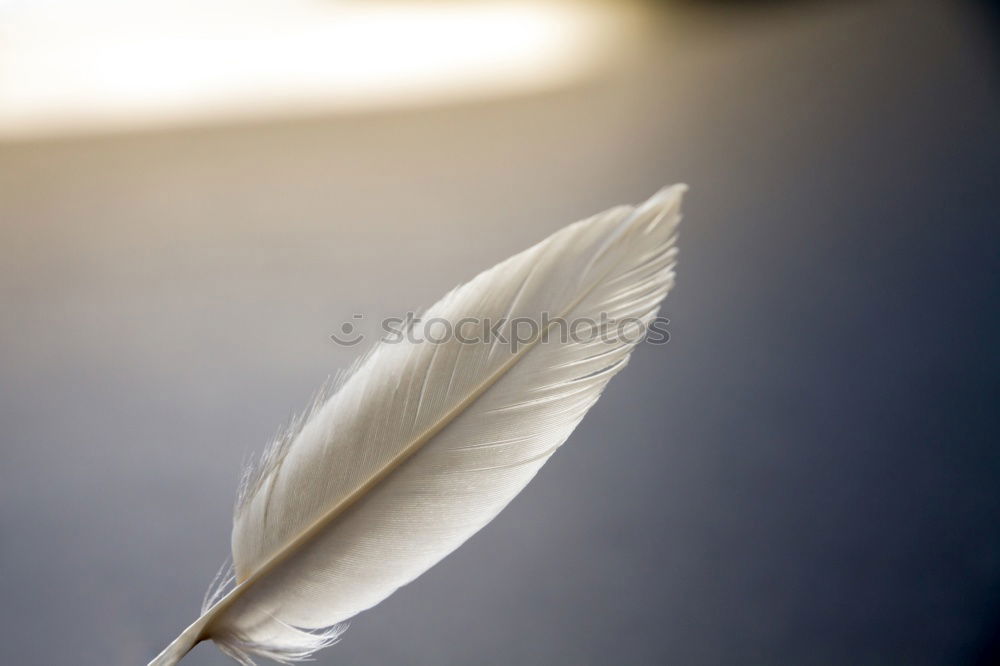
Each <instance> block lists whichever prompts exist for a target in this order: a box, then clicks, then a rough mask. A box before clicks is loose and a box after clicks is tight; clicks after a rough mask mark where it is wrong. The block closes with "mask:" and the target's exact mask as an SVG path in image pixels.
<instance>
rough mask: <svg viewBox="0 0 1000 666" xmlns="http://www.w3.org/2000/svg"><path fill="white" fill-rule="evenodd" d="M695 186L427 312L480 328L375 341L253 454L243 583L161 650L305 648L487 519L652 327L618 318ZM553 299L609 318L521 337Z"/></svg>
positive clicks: (523, 260)
mask: <svg viewBox="0 0 1000 666" xmlns="http://www.w3.org/2000/svg"><path fill="white" fill-rule="evenodd" d="M684 189H685V188H684V187H683V186H679V185H678V186H673V187H671V188H666V189H664V190H661V191H660V192H659V193H657V194H656V195H654V196H653V197H652V198H651V199H649V200H648V201H647V202H646V203H644V204H643V205H641V206H639V207H638V208H635V209H633V208H632V207H627V206H622V207H618V208H614V209H611V210H609V211H607V212H604V213H602V214H600V215H596V216H594V217H592V218H590V219H588V220H584V221H582V222H577V223H576V224H573V225H570V226H568V227H566V228H564V229H562V230H561V231H559V232H557V233H555V234H553V235H552V236H550V237H549V238H547V239H545V240H544V241H542V242H541V243H539V244H537V245H535V246H534V247H532V248H530V249H528V250H525V251H524V252H521V253H520V254H517V255H515V256H513V257H511V258H510V259H508V260H506V261H504V262H502V263H500V264H498V265H497V266H494V267H493V268H491V269H490V270H488V271H486V272H484V273H481V274H480V275H479V276H478V277H476V278H475V279H473V280H472V281H471V282H469V283H467V284H465V285H463V286H461V287H459V288H457V289H455V290H454V291H452V292H451V293H450V294H448V295H447V296H445V297H444V298H443V299H441V301H439V302H438V303H437V304H435V305H434V306H433V307H432V308H430V310H428V311H427V313H426V314H425V316H424V318H423V321H424V322H429V321H431V320H434V319H436V318H440V320H441V322H449V324H450V325H451V326H455V325H456V324H458V323H459V322H461V321H462V320H465V322H466V323H465V324H463V325H462V328H461V331H460V332H461V333H462V334H463V335H462V337H463V338H464V340H465V341H466V342H463V341H462V340H459V339H457V338H456V336H454V335H452V336H451V337H450V338H449V339H447V340H446V341H444V342H442V343H440V344H433V343H431V342H429V341H426V340H425V341H409V342H403V343H399V344H385V343H383V344H382V345H380V346H378V347H377V348H375V350H374V351H373V352H372V353H371V354H369V355H368V356H367V357H365V358H364V359H363V360H362V362H361V363H360V364H359V365H358V366H357V367H356V369H355V370H354V371H353V372H352V373H350V374H349V376H348V377H347V378H346V379H344V380H343V381H342V382H341V383H340V386H339V388H338V389H337V390H336V391H335V392H334V393H333V395H332V396H331V397H329V398H328V399H326V400H325V401H319V402H317V404H316V406H314V408H313V410H312V411H311V412H310V413H309V415H308V417H307V418H305V419H304V420H303V422H302V424H301V427H298V428H295V429H293V430H292V431H290V432H289V433H288V434H287V435H286V436H284V437H281V438H279V440H278V441H277V442H276V443H275V444H274V445H272V447H271V448H270V449H268V451H267V452H266V453H265V455H264V456H263V457H262V459H261V461H260V463H259V464H258V465H257V466H256V467H255V468H254V469H253V470H251V471H250V472H248V474H247V475H246V477H245V479H244V483H243V486H242V488H241V492H240V498H239V501H238V503H237V507H236V512H235V518H234V524H233V534H232V558H233V570H234V578H235V587H233V588H232V589H231V590H228V591H227V585H226V579H227V578H228V576H226V575H224V574H221V573H220V576H219V578H221V579H223V582H222V584H221V585H217V586H215V589H214V590H213V591H211V593H210V594H209V595H207V597H206V602H205V607H204V608H203V614H202V616H201V617H200V618H199V619H198V620H197V621H196V622H195V623H194V624H192V625H191V626H190V627H188V629H186V630H185V631H184V632H183V633H182V634H181V635H180V636H179V637H178V638H177V639H176V640H175V641H174V642H173V643H171V644H170V645H169V646H168V647H167V648H166V649H165V650H164V651H163V652H162V653H161V654H160V655H159V656H158V657H156V658H155V659H154V660H153V661H152V662H150V666H167V665H169V664H173V663H176V662H177V661H179V660H180V658H181V657H183V655H184V654H185V653H186V652H187V651H188V650H190V649H191V647H193V646H194V645H195V644H196V643H197V642H198V641H201V640H207V639H211V640H213V641H215V642H216V643H217V644H218V645H219V647H220V648H221V649H222V650H223V651H224V652H226V653H227V654H229V655H230V656H232V657H233V658H235V659H237V660H238V661H241V662H243V663H246V664H249V663H252V661H251V656H253V655H257V656H265V657H269V658H272V659H275V660H278V661H284V662H290V661H297V660H301V659H305V658H307V657H309V656H310V655H311V654H313V653H314V652H315V651H316V650H318V649H320V648H322V647H324V646H326V645H329V644H331V643H332V642H334V641H336V640H337V637H338V636H339V634H340V633H341V631H342V628H343V623H344V622H345V621H346V620H348V619H349V618H351V617H353V616H354V615H356V614H357V613H360V612H361V611H363V610H365V609H366V608H370V607H372V606H374V605H375V604H377V603H379V602H380V601H382V600H383V599H385V598H386V597H387V596H389V595H390V594H392V593H393V592H394V591H395V590H396V589H398V588H399V587H400V586H402V585H405V584H406V583H408V582H410V581H412V580H413V579H415V578H416V577H417V576H419V575H420V574H422V573H423V572H424V571H426V570H427V569H429V568H430V567H431V566H433V565H434V564H436V563H437V562H438V561H440V560H441V559H442V558H443V557H445V556H446V555H448V554H449V553H451V552H452V551H453V550H455V549H456V548H458V547H459V546H460V545H461V544H462V543H463V542H464V541H465V540H466V539H468V538H469V537H470V536H472V535H473V534H475V533H476V532H477V531H479V530H480V529H481V528H482V527H483V526H485V525H486V524H487V523H489V522H490V520H492V519H493V518H494V517H495V516H496V515H497V513H499V512H500V510H501V509H503V508H504V507H505V506H506V505H507V504H508V502H510V501H511V500H512V499H513V498H514V497H515V496H516V495H517V494H518V493H519V492H520V491H521V489H522V488H524V486H525V484H527V483H528V481H530V480H531V478H532V477H533V476H534V475H535V473H536V472H537V471H538V469H539V468H540V467H541V466H542V465H543V464H544V463H545V461H546V460H548V458H549V456H551V455H552V453H553V452H554V451H555V450H556V449H557V448H558V447H559V446H560V445H561V444H562V443H563V442H564V441H565V440H566V438H567V437H568V436H569V434H570V433H571V432H572V431H573V429H574V428H575V427H576V425H577V423H579V422H580V419H582V418H583V415H584V414H585V413H586V412H587V410H588V409H589V408H590V406H591V405H593V404H594V401H596V400H597V398H598V396H599V395H600V393H601V391H602V390H603V388H604V386H605V385H606V384H607V382H608V380H609V379H610V378H611V377H612V376H613V375H614V374H615V373H617V372H618V371H619V370H621V368H622V367H623V366H624V365H625V363H626V361H627V360H628V356H629V353H630V352H631V350H632V348H633V347H634V346H635V344H636V342H637V340H638V337H637V336H636V335H634V333H635V328H633V329H632V330H631V333H632V335H629V336H622V335H620V334H619V333H621V331H616V330H612V329H613V327H614V326H615V325H616V324H617V323H618V322H621V321H622V320H626V319H627V318H635V319H636V320H638V321H639V322H641V323H642V324H648V323H649V322H650V321H651V320H652V319H653V318H654V317H655V316H656V313H657V311H658V308H659V305H660V302H661V301H662V300H663V297H664V296H665V295H666V293H667V291H668V290H669V288H670V286H671V285H672V283H673V279H674V273H673V266H674V259H675V255H676V250H675V248H674V234H675V227H676V225H677V222H678V221H679V219H680V211H679V209H680V200H681V195H682V194H683V192H684ZM602 315H603V319H602ZM557 317H561V318H562V319H563V320H564V321H567V322H573V321H577V322H579V321H581V320H583V321H586V320H587V319H590V320H592V321H594V322H596V323H597V324H598V326H597V328H596V329H595V330H594V331H593V332H595V333H598V335H595V336H594V337H593V338H592V339H589V340H588V339H587V337H588V336H587V335H586V334H585V333H586V327H585V326H583V325H580V324H577V327H578V328H577V330H576V335H564V334H563V331H564V330H566V329H565V327H564V326H563V325H562V324H560V323H558V322H556V323H552V324H550V325H549V327H548V328H547V329H545V332H546V333H547V335H546V336H542V335H541V332H542V327H541V326H539V328H538V335H535V336H534V337H533V339H532V340H531V341H529V342H526V343H524V344H521V345H515V344H513V343H512V338H513V335H514V334H515V333H519V336H520V339H521V340H524V339H525V338H526V337H529V334H530V333H531V329H530V324H528V323H527V322H536V323H543V322H545V321H551V320H553V319H555V318H557ZM468 318H473V319H474V320H475V322H479V323H478V324H474V323H470V322H471V320H470V319H468ZM484 321H489V322H490V324H488V325H487V326H486V327H487V328H488V327H489V326H491V325H494V326H495V324H496V322H498V321H501V322H502V325H501V327H500V329H499V330H500V331H501V332H502V333H503V334H506V335H507V336H508V339H507V341H506V342H502V341H500V340H498V339H493V340H490V341H486V340H480V341H479V342H476V343H467V341H468V339H469V338H471V337H474V335H480V336H481V335H482V333H483V332H484V331H483V328H484V326H483V322H484ZM519 321H520V322H521V323H517V322H519ZM602 322H603V323H602ZM609 322H610V324H609ZM438 326H439V328H440V327H443V326H444V324H443V323H439V324H438ZM430 332H431V334H432V335H431V337H434V339H438V338H439V337H440V335H439V334H443V333H444V332H445V331H443V330H438V331H436V332H435V331H434V329H433V328H431V329H430ZM601 333H603V335H601Z"/></svg>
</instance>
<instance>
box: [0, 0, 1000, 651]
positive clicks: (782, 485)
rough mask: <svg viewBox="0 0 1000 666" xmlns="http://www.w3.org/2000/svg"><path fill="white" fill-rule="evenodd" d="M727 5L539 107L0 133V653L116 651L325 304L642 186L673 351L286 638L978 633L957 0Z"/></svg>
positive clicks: (965, 145) (992, 454) (975, 113)
mask: <svg viewBox="0 0 1000 666" xmlns="http://www.w3.org/2000/svg"><path fill="white" fill-rule="evenodd" d="M726 7H727V5H725V4H723V5H720V6H719V7H718V8H717V9H716V10H700V11H696V10H692V9H687V10H683V11H680V10H675V11H674V12H673V13H672V14H667V15H665V17H664V21H663V23H662V25H661V26H660V27H659V28H658V31H659V34H658V35H657V36H656V39H654V40H651V42H650V44H648V45H646V46H645V47H644V55H643V57H642V63H643V64H641V65H637V66H635V67H632V68H630V69H628V70H627V71H623V72H620V73H619V74H617V75H615V76H612V77H611V78H608V79H605V80H603V81H600V82H594V83H591V84H588V85H586V86H583V87H581V88H578V89H574V90H566V91H562V92H559V93H552V94H550V95H546V96H539V97H532V98H525V99H519V100H509V101H506V102H495V103H489V104H487V103H482V104H476V105H469V106H463V107H455V108H448V109H431V110H425V111H411V112H406V113H398V114H382V115H377V116H371V117H347V118H333V119H314V120H309V121H301V122H296V123H286V124H274V125H270V126H261V127H244V128H220V129H204V130H192V131H185V132H174V133H169V134H168V133H163V134H147V135H135V136H122V137H108V138H94V139H77V140H72V141H69V140H67V141H57V142H49V143H34V144H21V145H5V146H0V222H2V223H0V253H2V254H0V256H2V262H0V294H2V301H0V303H2V306H3V311H2V315H0V368H2V374H0V423H2V448H0V600H2V602H0V639H2V640H0V663H4V664H30V663H37V664H69V663H73V664H138V663H145V661H146V660H147V659H149V658H150V657H151V656H152V655H153V654H154V653H155V652H156V651H158V650H159V649H160V648H162V647H163V645H164V644H165V643H166V642H167V641H168V640H169V639H171V638H173V636H174V635H175V634H176V633H177V632H178V631H179V630H180V629H182V628H183V627H184V626H185V625H186V624H187V623H188V622H189V621H190V620H192V619H193V618H194V617H195V614H196V610H197V605H198V602H199V601H200V598H201V594H202V592H203V590H204V588H205V586H206V585H207V583H208V580H209V579H210V577H211V575H212V574H213V573H214V571H215V568H216V567H217V565H218V564H219V563H220V562H221V560H222V559H223V558H224V557H225V556H226V553H227V551H228V532H229V519H230V507H231V502H232V499H233V495H234V491H235V486H236V481H237V471H238V468H239V465H240V462H241V460H242V459H243V458H244V456H245V455H247V454H248V452H250V451H252V450H259V449H260V447H261V446H262V445H263V444H264V443H265V441H266V440H267V439H268V437H269V436H270V435H271V434H272V433H273V432H274V430H275V429H276V428H277V427H278V426H279V425H280V424H281V423H282V422H283V421H285V420H287V418H288V416H289V415H290V414H291V413H293V412H294V411H296V410H298V409H299V408H301V407H302V406H304V405H305V403H306V401H307V399H308V397H309V395H310V393H311V392H312V391H313V389H315V388H316V387H317V386H318V385H319V383H320V382H321V381H322V380H323V378H325V377H326V376H327V375H328V374H330V373H332V372H334V371H335V370H336V369H337V368H340V367H343V366H345V365H347V364H348V363H349V362H350V360H351V358H352V357H353V356H354V354H355V351H356V350H344V349H341V348H337V347H335V346H333V344H332V343H331V342H330V341H329V339H328V335H329V334H330V333H331V332H333V331H334V330H335V329H336V327H337V326H339V325H340V323H341V322H342V321H344V320H345V319H346V318H348V317H350V315H351V313H353V312H356V311H360V312H364V313H365V314H366V315H367V316H368V317H369V318H370V319H369V320H368V321H371V319H373V318H377V317H381V316H387V315H395V314H400V313H402V312H405V311H406V310H408V309H412V308H415V307H420V306H424V305H427V304H429V303H431V302H433V301H434V300H435V299H436V298H437V297H438V296H440V295H442V294H443V293H444V292H445V291H446V290H447V289H448V288H450V287H451V286H452V285H453V284H455V283H457V282H459V281H461V280H464V279H467V278H469V277H471V276H472V275H473V274H475V273H476V272H478V271H479V270H481V269H483V268H486V267H487V266H489V265H491V264H492V263H494V262H495V261H497V260H500V259H503V258H505V257H506V256H508V255H509V254H512V253H513V252H516V251H518V250H520V249H522V248H524V247H526V246H528V245H529V244H531V243H533V242H535V241H537V240H539V239H541V238H542V237H544V236H545V235H546V234H547V233H549V232H551V231H553V230H555V229H557V228H558V227H559V226H561V225H562V224H564V223H567V222H570V221H573V220H574V219H577V218H579V217H581V216H584V215H587V214H590V213H592V212H595V211H596V210H598V209H601V208H604V207H607V206H610V205H612V204H616V203H619V202H622V201H637V200H640V199H642V198H643V197H645V196H646V195H648V194H650V193H651V192H653V191H654V190H655V189H656V188H658V187H659V186H660V185H662V184H664V183H668V182H672V181H677V180H684V181H687V182H688V183H690V184H691V186H692V191H691V193H690V195H689V199H688V205H687V217H686V223H685V228H684V231H683V236H682V240H681V248H682V255H681V264H680V267H679V277H680V279H679V284H678V286H677V288H676V289H675V292H674V293H673V295H672V296H671V297H670V298H669V300H668V303H667V306H666V311H665V314H666V315H667V316H669V317H670V318H671V320H672V322H673V323H672V326H671V331H672V334H673V339H672V341H671V343H670V344H668V345H666V346H665V347H645V348H642V349H640V350H639V351H638V352H637V354H636V356H635V358H634V360H633V363H632V364H631V365H630V367H629V368H628V369H627V370H626V371H625V372H624V373H623V374H622V375H621V376H619V377H618V378H617V379H616V380H615V381H614V382H613V383H612V385H611V387H610V388H609V391H608V392H607V394H606V396H605V397H604V398H603V399H602V401H601V402H600V403H599V404H598V405H597V406H596V408H595V409H594V410H593V411H592V412H591V414H590V415H589V416H588V417H587V419H586V420H585V421H584V423H583V424H582V425H581V426H580V428H579V429H578V431H577V432H576V434H575V435H574V437H573V438H572V439H571V440H570V442H569V443H568V444H567V446H566V447H565V448H564V449H562V450H561V451H560V453H559V454H558V455H556V456H555V457H554V458H553V460H552V461H551V463H550V464H549V465H548V466H547V467H546V468H545V469H544V470H543V471H542V473H541V474H540V475H539V477H538V478H537V479H536V481H535V482H534V483H533V484H532V485H531V486H529V488H528V489H527V490H526V491H525V493H524V494H523V495H522V496H521V497H519V498H518V499H517V500H516V501H515V502H514V503H513V504H512V505H511V506H510V507H509V509H508V510H507V511H506V512H505V513H504V514H502V515H501V516H500V518H498V519H497V520H496V521H495V522H494V523H493V524H492V525H490V527H489V528H487V529H486V530H484V531H483V532H482V533H480V534H479V535H477V536H476V537H475V538H473V539H472V540H471V541H470V542H469V543H468V544H466V546H464V547H463V548H462V549H460V550H459V551H458V552H457V553H456V554H455V555H453V556H451V557H449V558H448V559H447V560H446V561H445V562H443V563H442V564H441V565H440V566H438V567H437V568H435V569H433V570H432V571H431V572H429V573H428V574H427V575H425V576H424V577H423V578H421V579H420V580H419V581H417V582H416V583H414V584H412V585H410V586H408V587H407V588H404V589H403V590H401V591H400V592H398V593H397V594H396V595H394V596H393V597H392V598H390V599H389V600H388V601H387V602H385V603H384V604H382V605H381V606H379V607H377V608H376V609H374V610H372V611H370V612H367V613H365V614H363V615H362V616H359V617H358V618H357V619H356V620H355V622H354V626H353V627H352V628H351V629H350V631H348V633H347V634H346V636H345V638H344V641H343V643H342V644H341V645H339V646H337V647H335V648H332V649H330V650H328V651H326V652H324V653H322V654H321V655H320V658H319V661H318V663H320V664H337V665H338V666H342V665H347V664H428V665H429V664H545V665H552V664H611V663H616V664H653V663H672V664H723V663H724V664H731V663H741V664H743V663H749V664H775V663H788V664H790V663H796V664H845V663H851V664H885V663H907V664H956V663H966V662H970V661H972V660H974V659H975V658H976V656H977V655H980V657H982V658H983V659H985V658H987V657H986V656H984V655H986V654H987V653H988V651H989V650H990V649H991V648H990V640H991V636H992V635H993V632H994V631H995V630H996V629H997V628H998V627H1000V529H998V521H997V513H998V509H1000V489H998V487H997V486H998V483H997V479H998V472H1000V454H998V451H997V447H996V444H997V440H998V437H997V435H998V433H1000V428H998V423H997V416H996V414H995V411H996V399H997V395H998V392H997V389H998V386H997V384H998V379H997V378H998V376H1000V372H998V371H1000V367H998V366H1000V358H998V355H997V351H996V343H997V340H998V333H1000V330H998V328H1000V326H998V314H997V300H996V298H997V294H998V293H1000V290H998V289H997V287H998V275H1000V273H998V269H1000V265H998V263H1000V262H998V256H1000V253H998V251H997V233H996V231H995V228H996V223H997V221H998V220H997V213H998V210H1000V205H998V204H1000V193H998V181H997V178H998V176H997V174H998V173H1000V132H998V119H1000V92H998V86H997V83H998V79H997V76H996V75H997V71H998V70H997V69H996V68H994V63H995V62H996V51H995V50H993V49H992V46H993V45H991V43H990V41H989V34H988V32H987V31H986V26H985V25H983V24H982V18H981V17H980V16H979V15H977V14H976V13H974V12H973V11H972V9H971V7H967V6H964V5H960V4H953V3H944V2H942V3H935V2H903V1H900V2H885V3H862V2H857V3H846V2H845V3H838V4H837V5H835V6H827V5H823V4H814V3H804V4H801V5H799V4H795V3H790V4H787V5H785V4H781V3H778V4H775V5H773V6H770V5H769V6H768V8H767V9H761V10H759V11H756V12H742V11H737V10H735V9H732V7H728V8H726ZM993 646H994V647H993V648H992V649H996V644H995V643H994V644H993ZM188 662H189V663H191V664H192V666H194V665H197V664H222V663H226V662H225V660H224V658H223V657H222V656H221V655H220V654H218V653H217V651H216V650H215V648H214V647H212V646H210V645H209V646H201V647H199V648H198V649H196V651H195V652H194V653H193V654H192V655H190V656H189V657H188ZM188 662H186V663H188Z"/></svg>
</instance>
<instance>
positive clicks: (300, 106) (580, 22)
mask: <svg viewBox="0 0 1000 666" xmlns="http://www.w3.org/2000/svg"><path fill="white" fill-rule="evenodd" d="M627 18H628V17H627V12H623V11H622V10H621V8H620V7H619V8H616V7H612V6H611V5H595V4H588V3H572V4H570V3H563V2H488V1H487V2H477V3H459V2H455V3H451V2H435V3H400V2H391V3H390V2H336V1H326V2H323V1H321V0H243V1H240V2H234V1H232V0H201V1H200V2H199V1H192V0H186V1H175V2H155V3H150V2H123V1H118V2H115V1H113V0H97V1H95V2H68V1H65V0H48V1H46V0H37V1H24V0H22V1H16V0H15V1H12V0H8V1H7V2H3V0H0V139H16V138H30V137H38V136H50V135H62V134H73V133H80V132H92V131H98V132H106V131H119V130H128V129H139V128H150V127H164V126H174V125H185V124H197V123H201V122H224V121H227V120H231V119H240V118H254V117H257V118H260V117H277V116H285V115H290V114H291V115H300V114H312V113H326V112H336V111H364V110H373V109H382V108H393V107H400V106H413V105H424V104H430V103H441V102H453V101H461V100H466V99H473V98H478V97H491V96H492V97H496V96H503V95H508V94H516V93H523V92H530V91H536V90H543V89H546V88H551V87H556V86H559V85H565V84H566V83H569V82H572V81H574V80H579V79H580V78H581V77H583V76H585V75H587V74H588V73H591V72H593V71H595V70H596V69H597V68H598V67H599V66H600V65H601V64H602V63H604V62H606V61H607V59H608V58H609V57H610V55H611V54H612V53H613V52H614V51H616V50H617V49H614V48H613V47H614V46H615V45H616V44H620V43H621V42H622V40H623V39H625V34H626V32H627V31H628V25H630V22H629V21H628V20H627Z"/></svg>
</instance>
